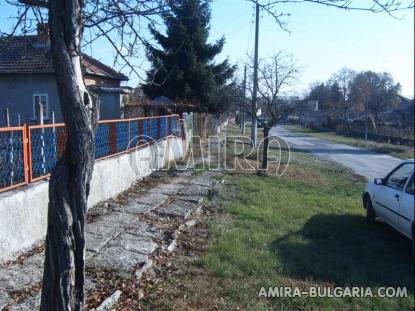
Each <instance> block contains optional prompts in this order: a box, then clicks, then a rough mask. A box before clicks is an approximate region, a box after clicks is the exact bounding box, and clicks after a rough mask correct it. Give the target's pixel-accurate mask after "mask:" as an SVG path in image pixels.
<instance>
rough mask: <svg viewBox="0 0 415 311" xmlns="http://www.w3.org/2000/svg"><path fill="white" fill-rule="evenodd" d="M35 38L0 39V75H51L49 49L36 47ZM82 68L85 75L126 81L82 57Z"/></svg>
mask: <svg viewBox="0 0 415 311" xmlns="http://www.w3.org/2000/svg"><path fill="white" fill-rule="evenodd" d="M36 38H37V36H16V37H13V38H11V39H5V38H1V39H0V74H25V73H27V74H33V73H35V74H37V73H53V72H54V69H53V62H52V55H51V51H50V48H47V47H45V46H36ZM82 66H83V69H84V72H85V74H88V75H98V76H103V77H107V78H111V79H115V80H128V78H127V77H126V76H125V75H123V74H122V73H120V72H118V71H116V70H114V69H113V68H111V67H109V66H107V65H105V64H103V63H101V62H100V61H98V60H96V59H94V58H92V57H91V56H88V55H86V54H83V55H82Z"/></svg>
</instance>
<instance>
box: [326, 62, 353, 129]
mask: <svg viewBox="0 0 415 311" xmlns="http://www.w3.org/2000/svg"><path fill="white" fill-rule="evenodd" d="M356 75H357V72H355V71H354V70H352V69H349V68H346V67H345V68H342V69H340V70H339V71H338V72H337V73H335V74H334V75H333V76H332V77H331V79H330V84H333V83H337V84H338V86H339V87H340V90H341V94H342V98H341V100H340V102H339V103H337V106H336V107H334V113H335V115H338V116H340V119H341V120H342V121H343V124H344V125H346V129H347V132H348V133H349V132H350V122H351V120H350V113H353V112H357V111H358V110H359V107H357V104H356V102H355V101H353V100H351V98H350V88H351V84H352V82H353V80H354V79H355V77H356Z"/></svg>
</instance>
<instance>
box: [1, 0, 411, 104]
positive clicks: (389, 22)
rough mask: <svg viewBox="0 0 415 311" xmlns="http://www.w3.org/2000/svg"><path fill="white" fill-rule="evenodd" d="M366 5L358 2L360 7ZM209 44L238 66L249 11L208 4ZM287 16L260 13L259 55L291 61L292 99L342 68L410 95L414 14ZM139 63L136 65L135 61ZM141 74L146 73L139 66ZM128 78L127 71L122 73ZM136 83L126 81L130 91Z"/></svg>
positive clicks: (250, 33) (98, 52) (232, 0)
mask: <svg viewBox="0 0 415 311" xmlns="http://www.w3.org/2000/svg"><path fill="white" fill-rule="evenodd" d="M364 1H367V0H359V1H358V2H359V4H360V3H362V2H364ZM211 9H212V19H211V36H210V41H214V40H216V39H219V38H220V37H222V36H225V39H226V44H225V47H224V49H223V51H222V53H221V55H220V56H218V57H217V60H218V61H219V60H222V59H224V58H226V57H229V59H230V61H231V62H232V63H234V64H237V65H238V66H239V67H240V68H241V67H242V66H243V60H244V59H245V58H246V55H247V54H248V53H252V52H253V48H254V34H255V27H254V26H255V25H254V8H253V6H252V4H251V3H249V2H247V1H245V0H215V1H214V2H213V4H212V7H211ZM279 9H280V11H281V12H284V13H290V14H291V16H289V17H287V18H286V21H287V22H288V26H287V28H288V30H289V32H287V31H284V30H282V29H281V28H279V27H278V26H277V24H276V23H275V21H273V19H272V17H270V16H269V15H267V14H266V13H264V12H262V13H261V18H260V36H259V52H260V57H266V56H269V55H271V54H272V53H273V52H275V51H278V50H284V51H286V52H288V53H291V54H292V55H293V56H294V59H295V60H296V62H297V64H298V65H299V67H301V75H300V78H299V80H298V81H297V83H296V85H295V87H294V88H293V90H292V92H293V93H295V94H292V95H301V94H302V93H303V92H304V91H306V90H308V89H309V85H310V84H311V83H313V82H316V81H321V82H324V81H327V80H328V79H329V78H330V76H331V75H332V74H334V73H335V72H336V71H338V70H339V69H341V68H342V67H349V68H351V69H354V70H357V71H362V70H372V71H376V72H389V73H391V74H392V76H393V78H394V80H395V82H399V83H400V84H401V85H402V94H403V95H404V96H408V97H413V96H414V11H413V10H406V11H404V12H401V13H397V14H398V16H399V17H400V18H399V19H394V18H391V17H390V16H388V15H386V14H373V13H370V12H357V11H344V10H339V9H335V8H328V7H325V6H321V5H316V4H289V5H282V6H281V7H279ZM13 15H15V8H13V7H11V6H9V5H7V4H6V3H5V2H4V1H3V0H0V31H2V30H3V31H7V30H9V29H10V27H11V25H12V24H13V21H12V20H10V19H9V18H8V17H10V16H13ZM86 52H87V53H88V52H90V54H91V53H92V56H93V57H95V58H97V59H99V60H101V61H103V62H105V63H107V64H112V63H113V58H114V53H113V51H112V50H111V49H110V48H109V47H108V44H106V43H105V42H102V40H98V41H97V43H96V44H95V45H94V46H93V47H92V50H91V51H86ZM140 64H141V62H140ZM141 66H142V69H143V70H145V69H146V68H148V65H146V64H145V63H143V64H142V65H141ZM124 73H128V72H124ZM139 82H140V80H139V78H138V77H136V76H134V74H133V75H132V76H130V81H129V82H128V84H129V85H130V86H135V85H137V84H138V83H139Z"/></svg>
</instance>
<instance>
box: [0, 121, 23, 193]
mask: <svg viewBox="0 0 415 311" xmlns="http://www.w3.org/2000/svg"><path fill="white" fill-rule="evenodd" d="M26 142H27V140H26V128H25V127H24V126H19V127H7V128H0V191H6V190H10V189H13V188H16V187H19V186H21V185H24V184H26V183H27V180H28V176H27V170H25V163H27V153H26V149H25V144H26Z"/></svg>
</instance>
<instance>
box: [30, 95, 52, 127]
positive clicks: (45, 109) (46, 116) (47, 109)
mask: <svg viewBox="0 0 415 311" xmlns="http://www.w3.org/2000/svg"><path fill="white" fill-rule="evenodd" d="M36 96H38V97H40V96H44V97H45V98H46V107H43V109H44V115H43V119H45V120H48V119H49V95H48V94H47V93H34V94H33V97H32V114H33V119H34V120H37V119H38V116H37V115H36V107H35V106H36V102H35V98H36Z"/></svg>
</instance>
